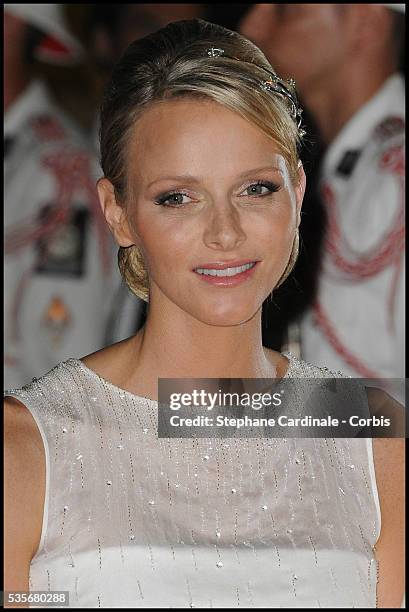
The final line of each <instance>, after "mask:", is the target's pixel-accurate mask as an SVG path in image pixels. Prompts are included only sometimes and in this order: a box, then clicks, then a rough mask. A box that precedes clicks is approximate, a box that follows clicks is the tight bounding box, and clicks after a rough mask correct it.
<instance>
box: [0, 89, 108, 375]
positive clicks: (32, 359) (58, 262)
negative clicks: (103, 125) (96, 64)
mask: <svg viewBox="0 0 409 612" xmlns="http://www.w3.org/2000/svg"><path fill="white" fill-rule="evenodd" d="M4 132H5V165H4V184H5V386H6V387H10V386H14V385H22V384H25V383H28V382H29V381H30V380H31V379H32V378H33V377H38V376H39V375H41V374H44V373H45V372H47V371H48V370H49V369H50V368H51V367H52V366H54V365H55V364H56V363H58V362H59V361H61V359H65V358H67V357H69V356H72V355H77V356H80V355H84V354H87V353H90V352H92V351H94V350H97V349H99V348H102V346H103V343H104V337H105V333H106V329H105V326H106V320H107V313H108V309H109V307H110V305H109V300H110V299H111V297H110V296H111V293H112V292H111V283H112V281H113V278H115V276H116V275H119V272H118V271H117V269H116V266H115V264H114V259H113V242H112V239H111V237H110V234H109V231H108V228H107V226H106V223H105V220H104V218H103V216H102V213H101V211H100V207H99V203H98V198H97V192H96V187H95V182H96V178H97V175H96V167H97V166H96V160H95V159H94V157H93V155H92V154H90V152H89V150H88V149H87V148H86V147H85V145H84V143H83V141H82V138H81V135H80V134H79V132H78V130H77V129H76V128H75V127H74V126H73V124H71V122H70V121H69V120H68V119H67V118H66V117H65V116H64V114H63V113H62V112H61V111H60V110H59V109H58V108H57V107H56V106H55V105H54V104H53V103H52V101H51V99H50V97H49V94H48V92H47V90H46V88H45V86H44V85H43V84H42V83H41V82H40V81H34V82H32V83H31V84H30V86H29V87H28V88H27V89H26V91H25V92H24V93H23V94H22V95H21V96H20V97H19V98H18V99H17V101H16V102H15V104H13V106H12V107H11V108H10V110H9V111H8V112H7V113H6V116H5V123H4ZM99 174H101V173H99Z"/></svg>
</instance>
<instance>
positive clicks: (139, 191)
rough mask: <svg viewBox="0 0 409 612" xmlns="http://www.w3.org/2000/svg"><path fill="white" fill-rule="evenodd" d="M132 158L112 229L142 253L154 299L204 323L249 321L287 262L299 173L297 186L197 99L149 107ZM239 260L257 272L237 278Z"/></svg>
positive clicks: (240, 124)
mask: <svg viewBox="0 0 409 612" xmlns="http://www.w3.org/2000/svg"><path fill="white" fill-rule="evenodd" d="M128 160H129V165H128V168H127V172H128V186H129V194H130V195H129V199H128V202H127V203H126V211H127V215H126V219H125V221H124V223H123V224H122V226H121V229H120V230H117V231H116V232H115V230H114V233H115V234H116V236H117V240H118V242H119V243H120V244H122V245H123V246H126V245H128V244H131V243H136V244H137V246H138V247H139V248H140V249H141V251H142V254H143V256H144V260H145V265H146V266H147V269H148V273H149V278H150V291H151V297H150V300H151V303H152V304H153V303H154V302H155V301H157V300H162V301H163V300H164V301H165V302H166V301H167V300H170V301H171V302H172V303H173V304H174V305H176V306H177V307H179V308H180V309H182V310H183V311H185V312H186V313H188V314H189V315H191V316H192V317H195V318H196V319H198V320H200V321H202V322H204V323H207V324H210V325H223V326H226V325H237V324H239V323H242V322H245V321H247V320H249V319H250V318H251V317H253V316H254V314H255V313H256V312H257V311H258V310H259V309H260V307H261V305H262V303H263V301H264V300H265V299H266V297H267V296H268V295H269V293H270V292H271V291H272V289H273V288H274V287H275V285H276V284H277V282H278V280H279V278H280V277H281V275H282V273H283V271H284V269H285V267H286V265H287V263H288V260H289V256H290V253H291V249H292V244H293V239H294V233H295V229H296V227H297V225H298V223H299V210H300V206H301V202H302V197H303V193H304V180H305V177H304V172H303V170H302V168H300V183H299V184H298V185H296V186H293V185H292V183H291V182H290V177H289V172H288V168H287V164H286V162H285V160H284V158H283V156H282V155H280V154H279V153H278V150H277V148H276V146H275V145H274V143H273V142H272V141H271V140H270V139H269V138H267V137H266V136H265V135H264V134H263V133H262V132H261V131H260V130H258V129H257V128H256V127H255V126H253V125H252V124H250V123H249V122H248V121H246V120H245V119H242V118H241V117H240V116H239V115H238V114H236V113H234V112H232V111H230V110H229V109H227V108H225V107H224V106H222V105H220V104H217V103H216V102H213V101H202V100H193V99H179V100H174V101H173V100H172V101H166V102H162V103H160V104H157V105H155V106H152V107H151V108H150V109H148V110H147V111H146V112H145V113H144V114H143V115H142V116H141V118H140V119H139V121H138V122H137V124H136V125H135V127H134V129H133V133H132V137H131V139H130V145H129V156H128ZM107 216H109V215H107ZM123 218H125V217H123ZM123 236H126V238H125V239H124V238H123ZM244 264H251V265H252V266H253V267H252V268H251V269H249V270H247V271H245V272H242V268H241V266H242V265H244ZM226 267H229V268H230V269H229V270H226ZM246 267H248V266H246ZM219 268H223V269H222V270H220V269H219ZM232 268H233V269H232ZM234 268H236V269H234ZM237 268H239V269H237ZM216 270H218V271H217V272H216ZM204 272H205V273H204ZM206 272H207V274H206ZM226 273H227V274H228V275H227V276H226ZM220 274H222V276H220Z"/></svg>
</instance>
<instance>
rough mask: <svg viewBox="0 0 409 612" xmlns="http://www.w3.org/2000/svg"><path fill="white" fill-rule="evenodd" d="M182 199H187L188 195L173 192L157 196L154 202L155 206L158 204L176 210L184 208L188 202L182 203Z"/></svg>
mask: <svg viewBox="0 0 409 612" xmlns="http://www.w3.org/2000/svg"><path fill="white" fill-rule="evenodd" d="M183 198H189V196H188V195H186V194H185V193H182V192H181V191H175V192H173V193H165V194H164V195H162V196H159V198H157V199H156V200H155V204H159V205H161V206H170V207H173V208H178V207H179V206H184V205H185V204H187V203H188V202H184V201H183Z"/></svg>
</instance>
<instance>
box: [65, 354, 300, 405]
mask: <svg viewBox="0 0 409 612" xmlns="http://www.w3.org/2000/svg"><path fill="white" fill-rule="evenodd" d="M281 355H283V356H284V357H287V359H288V368H287V371H286V372H285V374H284V376H283V377H282V379H284V378H291V372H292V370H293V368H294V361H295V360H296V357H295V356H294V355H293V354H292V353H291V352H290V351H283V352H282V353H281ZM65 363H71V364H73V365H75V366H76V367H78V368H79V369H80V370H82V371H83V372H84V373H85V374H87V376H89V377H90V378H92V379H94V380H97V381H99V382H100V383H102V384H103V385H105V386H106V387H108V388H109V389H112V390H113V391H115V392H116V393H118V394H119V395H120V397H130V398H131V399H134V400H143V401H144V402H149V403H151V404H154V405H157V403H158V402H157V400H154V399H152V398H150V397H146V396H144V395H137V394H136V393H132V392H131V391H127V390H126V389H123V388H122V387H118V386H117V385H114V383H112V382H110V381H109V380H107V379H106V378H104V377H103V376H100V375H99V374H97V373H96V372H95V370H92V369H91V368H89V367H88V366H86V365H85V363H84V362H83V361H81V359H76V358H71V359H68V360H67V362H65Z"/></svg>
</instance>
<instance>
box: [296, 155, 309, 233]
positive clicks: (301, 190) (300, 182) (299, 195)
mask: <svg viewBox="0 0 409 612" xmlns="http://www.w3.org/2000/svg"><path fill="white" fill-rule="evenodd" d="M306 180H307V179H306V177H305V172H304V168H303V165H302V163H301V162H299V164H298V179H297V184H296V185H295V189H294V191H295V201H296V209H297V227H298V226H299V225H300V223H301V206H302V201H303V199H304V194H305V187H306Z"/></svg>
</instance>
